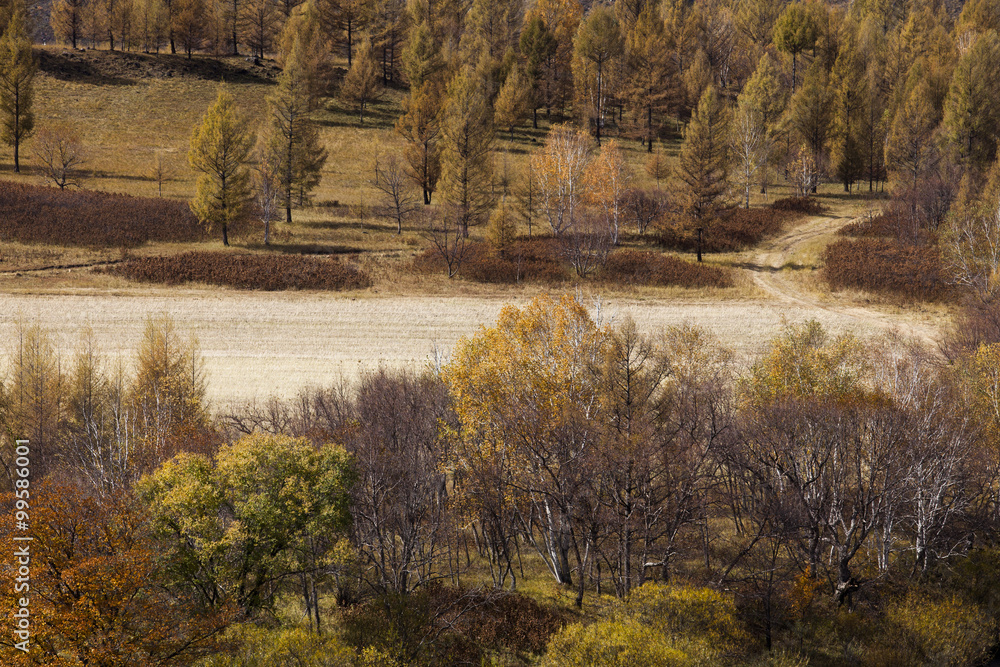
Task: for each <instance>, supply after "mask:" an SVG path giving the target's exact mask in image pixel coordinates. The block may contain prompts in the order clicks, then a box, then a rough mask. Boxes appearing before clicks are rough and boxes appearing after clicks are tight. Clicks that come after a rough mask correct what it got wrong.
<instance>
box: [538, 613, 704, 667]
mask: <svg viewBox="0 0 1000 667" xmlns="http://www.w3.org/2000/svg"><path fill="white" fill-rule="evenodd" d="M686 662H687V656H686V655H685V654H684V653H683V652H682V651H680V650H678V649H677V648H675V647H674V646H672V645H671V644H670V642H669V640H668V639H667V637H666V636H664V635H662V634H660V633H658V632H656V631H654V630H652V629H651V628H649V627H647V626H644V625H642V624H640V623H637V622H635V621H625V622H620V621H599V622H597V623H594V624H592V625H581V624H579V623H577V624H574V625H570V626H568V627H567V628H565V629H563V630H562V631H560V632H559V633H558V634H557V635H556V636H555V637H553V638H552V641H551V642H549V648H548V651H547V652H546V654H545V659H544V660H543V661H542V663H541V664H542V665H543V667H590V666H591V665H604V666H606V667H668V666H669V665H682V664H685V663H686Z"/></svg>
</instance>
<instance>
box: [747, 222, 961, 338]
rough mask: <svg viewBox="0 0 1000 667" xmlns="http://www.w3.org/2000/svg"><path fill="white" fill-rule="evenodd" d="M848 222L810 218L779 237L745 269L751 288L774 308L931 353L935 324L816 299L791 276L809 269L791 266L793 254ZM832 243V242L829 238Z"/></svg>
mask: <svg viewBox="0 0 1000 667" xmlns="http://www.w3.org/2000/svg"><path fill="white" fill-rule="evenodd" d="M852 219H856V218H851V217H849V216H848V217H845V216H838V215H834V214H830V215H816V216H811V217H809V218H807V219H806V220H804V221H803V222H802V223H800V224H798V225H796V226H795V227H793V228H792V229H789V230H787V231H786V232H785V233H783V234H782V235H780V236H779V237H777V238H775V239H772V240H771V241H769V242H767V243H766V244H765V245H764V246H763V247H761V248H760V249H759V250H758V252H757V254H756V255H755V256H754V258H753V262H752V263H751V264H749V265H746V267H745V268H747V269H748V270H749V271H750V273H751V275H752V276H753V281H754V284H755V285H757V287H759V288H760V289H761V290H763V291H764V292H765V293H766V294H768V295H769V296H770V297H771V298H772V299H773V300H774V301H775V302H776V303H777V304H782V305H785V306H787V307H794V308H796V309H806V310H810V311H815V312H816V313H817V316H819V315H820V314H821V313H827V314H836V315H840V316H842V317H846V318H848V319H849V320H851V321H853V322H855V323H856V325H857V326H858V327H859V328H861V329H866V330H872V331H880V330H882V331H892V330H895V331H898V332H899V333H900V334H901V335H903V336H906V337H909V338H913V339H916V340H918V341H920V342H921V343H922V344H923V345H925V346H926V347H928V348H929V349H932V350H936V349H937V346H938V343H939V342H940V340H941V333H942V332H941V328H940V324H939V323H935V322H932V321H931V320H930V318H928V317H925V318H920V317H919V316H918V315H917V314H916V313H914V312H912V311H898V310H896V311H894V310H892V309H889V308H885V307H878V306H862V305H857V304H854V303H850V302H849V301H848V299H847V298H845V297H843V296H838V295H837V294H831V293H829V292H826V293H822V294H819V293H817V292H815V291H814V290H811V289H809V288H808V287H807V286H806V285H804V283H803V281H802V280H801V279H799V278H798V277H797V274H798V273H799V272H801V271H811V270H814V269H815V268H816V267H814V266H801V265H796V264H794V260H795V258H796V256H797V255H799V254H800V252H801V251H802V249H803V248H804V247H805V246H807V245H810V244H814V243H817V242H819V241H821V240H823V238H824V237H832V236H833V235H834V234H835V233H836V232H837V230H838V229H840V228H841V227H843V226H844V225H846V224H848V223H850V222H851V221H852ZM831 240H832V239H831Z"/></svg>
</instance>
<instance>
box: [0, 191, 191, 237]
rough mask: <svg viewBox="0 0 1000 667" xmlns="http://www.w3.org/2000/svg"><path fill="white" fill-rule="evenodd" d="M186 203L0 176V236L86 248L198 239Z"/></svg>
mask: <svg viewBox="0 0 1000 667" xmlns="http://www.w3.org/2000/svg"><path fill="white" fill-rule="evenodd" d="M206 236H207V235H206V233H205V228H204V227H203V226H202V225H200V224H199V223H198V220H197V219H196V218H195V216H194V214H192V213H191V209H190V208H189V207H188V205H187V203H186V202H182V201H176V200H172V199H155V198H146V197H131V196H129V195H121V194H110V193H107V192H96V191H93V190H86V191H69V190H59V189H58V188H49V187H41V186H37V185H24V184H21V183H12V182H10V181H0V239H2V240H4V241H18V242H21V243H48V244H55V245H68V246H82V247H87V248H135V247H137V246H140V245H143V244H144V243H146V242H148V241H170V242H179V241H201V240H203V239H205V238H206Z"/></svg>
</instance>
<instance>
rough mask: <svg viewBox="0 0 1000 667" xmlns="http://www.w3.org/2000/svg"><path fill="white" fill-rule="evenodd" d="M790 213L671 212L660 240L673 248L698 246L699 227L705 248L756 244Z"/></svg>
mask: <svg viewBox="0 0 1000 667" xmlns="http://www.w3.org/2000/svg"><path fill="white" fill-rule="evenodd" d="M788 217H789V214H788V213H786V212H784V211H778V210H775V209H773V208H751V209H744V208H735V209H730V210H728V211H723V212H721V213H720V214H719V215H717V216H715V217H712V218H706V219H703V220H694V219H691V218H687V217H684V216H678V215H674V216H672V217H671V218H670V219H668V220H666V221H665V223H664V224H663V225H662V227H661V229H660V243H661V244H663V245H664V246H666V247H667V248H670V249H672V250H680V251H685V252H694V251H695V250H697V249H698V228H699V227H700V228H701V229H702V230H703V232H702V240H701V249H702V251H704V252H734V251H738V250H744V249H746V248H750V247H752V246H755V245H757V244H758V243H760V242H761V241H762V240H764V239H765V238H767V237H770V236H774V235H775V234H777V233H778V232H779V231H781V227H782V225H783V224H784V223H785V221H786V220H787V219H788Z"/></svg>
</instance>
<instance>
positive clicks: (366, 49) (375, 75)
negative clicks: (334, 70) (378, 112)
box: [340, 39, 382, 125]
mask: <svg viewBox="0 0 1000 667" xmlns="http://www.w3.org/2000/svg"><path fill="white" fill-rule="evenodd" d="M379 79H380V77H379V66H378V63H377V62H375V56H374V54H373V53H372V42H371V40H370V39H366V40H365V41H363V42H362V43H361V47H360V48H359V49H358V53H357V55H356V56H355V58H354V64H353V65H351V69H350V70H348V72H347V75H346V76H345V77H344V81H343V82H342V83H341V84H340V97H341V99H343V100H344V101H345V102H346V103H347V104H348V105H350V106H352V107H354V108H355V109H357V110H358V122H360V123H361V124H362V125H363V124H364V122H365V108H366V107H367V106H368V105H369V104H370V103H372V102H374V101H375V100H377V99H379V98H380V97H381V96H382V82H381V81H380V80H379Z"/></svg>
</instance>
